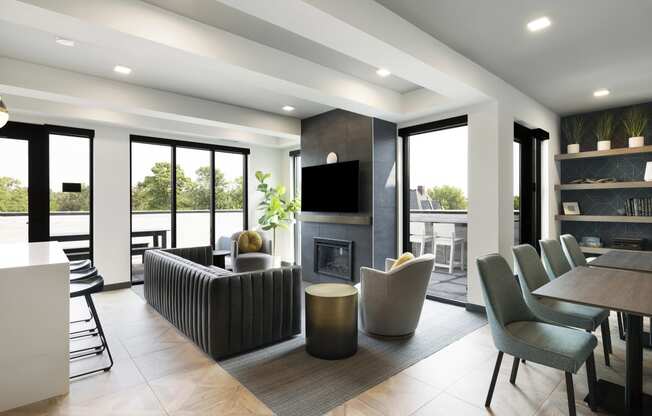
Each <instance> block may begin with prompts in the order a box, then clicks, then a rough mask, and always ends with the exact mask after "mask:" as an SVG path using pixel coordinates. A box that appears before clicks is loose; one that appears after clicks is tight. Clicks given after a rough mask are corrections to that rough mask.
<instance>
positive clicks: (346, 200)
mask: <svg viewBox="0 0 652 416" xmlns="http://www.w3.org/2000/svg"><path fill="white" fill-rule="evenodd" d="M359 165H360V164H359V163H358V161H357V160H354V161H351V162H340V163H332V164H329V165H319V166H309V167H305V168H303V169H301V211H307V212H310V211H312V212H358V184H359V178H358V177H359V170H360V169H359Z"/></svg>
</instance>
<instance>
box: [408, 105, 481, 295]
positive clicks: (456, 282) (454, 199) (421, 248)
mask: <svg viewBox="0 0 652 416" xmlns="http://www.w3.org/2000/svg"><path fill="white" fill-rule="evenodd" d="M399 135H400V136H401V137H402V138H403V192H404V195H403V207H404V208H403V213H404V214H403V215H404V218H403V251H410V252H412V253H413V254H414V255H416V256H419V255H423V254H426V253H430V254H434V256H435V267H434V268H433V270H432V274H431V278H430V282H429V284H428V291H427V297H428V298H429V299H433V300H439V301H444V302H448V303H455V304H460V305H463V304H465V303H466V292H467V283H466V282H467V280H466V273H467V246H468V242H467V238H468V221H467V207H468V180H467V176H468V129H467V118H466V116H462V117H456V118H453V119H447V120H442V121H437V122H434V123H428V124H423V125H419V126H414V127H408V128H404V129H400V130H399Z"/></svg>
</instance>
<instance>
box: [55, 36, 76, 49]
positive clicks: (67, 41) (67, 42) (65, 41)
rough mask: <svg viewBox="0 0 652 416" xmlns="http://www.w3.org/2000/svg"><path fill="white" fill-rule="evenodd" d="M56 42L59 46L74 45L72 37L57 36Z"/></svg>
mask: <svg viewBox="0 0 652 416" xmlns="http://www.w3.org/2000/svg"><path fill="white" fill-rule="evenodd" d="M56 42H57V43H58V44H59V45H61V46H68V47H69V48H72V47H73V46H75V41H74V40H72V39H66V38H57V40H56Z"/></svg>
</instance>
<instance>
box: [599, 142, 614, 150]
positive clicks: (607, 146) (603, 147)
mask: <svg viewBox="0 0 652 416" xmlns="http://www.w3.org/2000/svg"><path fill="white" fill-rule="evenodd" d="M609 149H611V140H600V141H599V142H598V150H609Z"/></svg>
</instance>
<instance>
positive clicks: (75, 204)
mask: <svg viewBox="0 0 652 416" xmlns="http://www.w3.org/2000/svg"><path fill="white" fill-rule="evenodd" d="M89 208H90V188H89V187H88V185H86V184H82V188H81V192H52V191H50V211H54V212H57V211H59V212H61V211H65V212H78V211H89Z"/></svg>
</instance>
